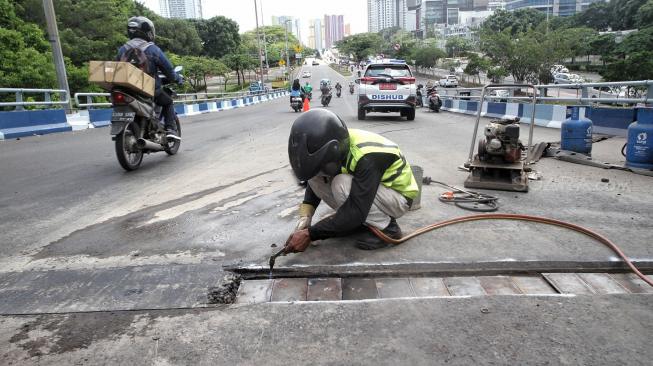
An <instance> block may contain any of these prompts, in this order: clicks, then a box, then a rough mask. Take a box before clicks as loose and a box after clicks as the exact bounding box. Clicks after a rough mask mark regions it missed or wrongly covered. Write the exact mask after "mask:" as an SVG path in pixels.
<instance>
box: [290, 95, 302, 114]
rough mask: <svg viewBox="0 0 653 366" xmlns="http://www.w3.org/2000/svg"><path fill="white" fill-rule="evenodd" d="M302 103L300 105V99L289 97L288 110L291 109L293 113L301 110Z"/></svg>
mask: <svg viewBox="0 0 653 366" xmlns="http://www.w3.org/2000/svg"><path fill="white" fill-rule="evenodd" d="M303 105H304V103H302V98H301V97H290V108H292V109H293V110H294V111H295V113H296V112H299V111H301V110H302V108H303Z"/></svg>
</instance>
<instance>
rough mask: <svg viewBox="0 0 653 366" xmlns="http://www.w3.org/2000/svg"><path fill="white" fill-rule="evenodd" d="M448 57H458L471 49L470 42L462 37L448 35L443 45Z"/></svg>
mask: <svg viewBox="0 0 653 366" xmlns="http://www.w3.org/2000/svg"><path fill="white" fill-rule="evenodd" d="M444 47H445V49H446V50H447V55H449V57H459V56H462V55H464V54H466V53H467V52H468V51H471V50H472V49H473V45H472V42H471V41H470V40H468V39H467V38H463V37H457V36H456V37H449V38H447V43H446V45H445V46H444Z"/></svg>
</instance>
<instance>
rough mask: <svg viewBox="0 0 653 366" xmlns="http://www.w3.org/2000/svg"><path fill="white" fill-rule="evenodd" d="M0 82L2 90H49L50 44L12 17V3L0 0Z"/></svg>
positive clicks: (51, 69) (52, 80) (51, 71)
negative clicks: (0, 82)
mask: <svg viewBox="0 0 653 366" xmlns="http://www.w3.org/2000/svg"><path fill="white" fill-rule="evenodd" d="M0 60H2V61H0V80H2V84H3V86H5V87H13V88H53V87H55V85H56V79H55V73H54V66H53V64H52V54H51V52H50V45H49V44H48V42H47V41H46V40H45V34H44V33H43V31H42V30H41V29H40V28H39V27H38V26H37V25H36V24H32V23H28V22H25V21H23V20H22V19H20V18H19V17H18V16H17V15H16V5H14V3H13V1H9V0H0Z"/></svg>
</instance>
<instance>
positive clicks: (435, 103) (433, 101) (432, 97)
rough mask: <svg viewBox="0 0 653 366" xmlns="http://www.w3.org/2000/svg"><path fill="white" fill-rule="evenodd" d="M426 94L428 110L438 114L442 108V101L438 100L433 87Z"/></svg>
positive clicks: (436, 92)
mask: <svg viewBox="0 0 653 366" xmlns="http://www.w3.org/2000/svg"><path fill="white" fill-rule="evenodd" d="M427 93H428V98H429V109H430V110H432V111H434V112H436V113H439V112H440V107H442V99H440V94H438V91H437V89H436V88H435V87H433V88H431V89H429V90H428V91H427Z"/></svg>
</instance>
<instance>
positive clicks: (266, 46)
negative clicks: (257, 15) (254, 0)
mask: <svg viewBox="0 0 653 366" xmlns="http://www.w3.org/2000/svg"><path fill="white" fill-rule="evenodd" d="M261 26H262V27H265V16H264V15H263V0H261ZM263 52H264V53H265V69H266V70H268V71H269V70H270V64H269V63H268V40H267V39H266V38H265V29H263Z"/></svg>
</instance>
